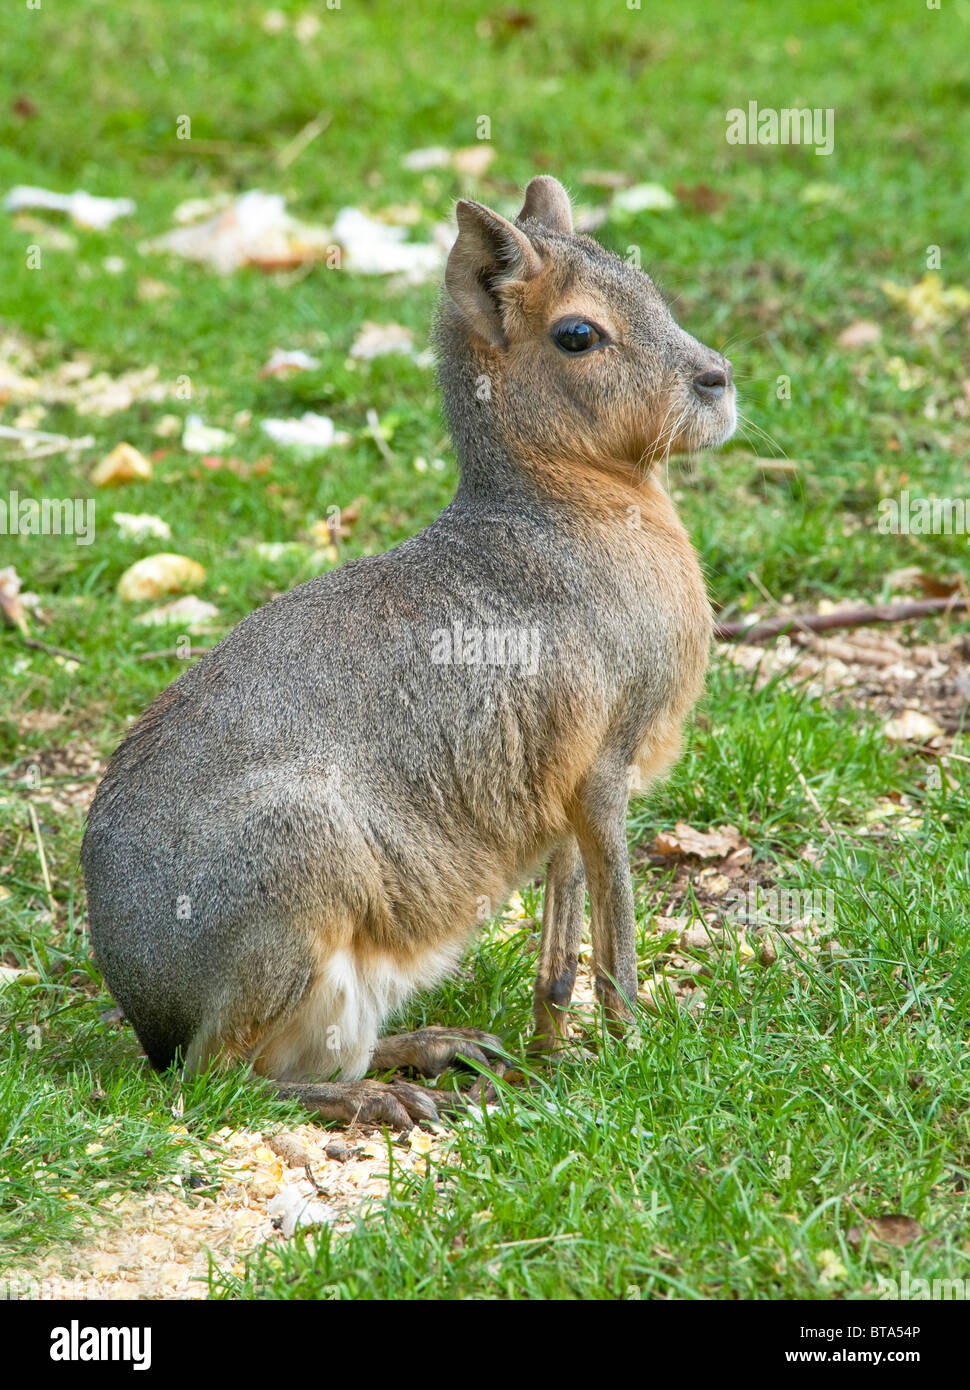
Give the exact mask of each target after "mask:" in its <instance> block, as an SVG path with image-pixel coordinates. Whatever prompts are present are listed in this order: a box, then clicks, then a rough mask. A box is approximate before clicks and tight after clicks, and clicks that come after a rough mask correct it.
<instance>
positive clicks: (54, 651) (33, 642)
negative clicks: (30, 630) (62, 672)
mask: <svg viewBox="0 0 970 1390" xmlns="http://www.w3.org/2000/svg"><path fill="white" fill-rule="evenodd" d="M20 640H21V642H23V644H24V646H25V647H33V649H34V651H35V652H46V654H47V655H48V656H63V657H66V658H67V660H68V661H76V662H77V663H78V664H79V665H81V666H83V665H84V662H85V660H86V658H85V657H83V656H81V655H80V653H78V652H69V651H68V650H67V648H66V647H51V646H48V644H47V643H46V642H38V640H37V638H36V637H21V639H20Z"/></svg>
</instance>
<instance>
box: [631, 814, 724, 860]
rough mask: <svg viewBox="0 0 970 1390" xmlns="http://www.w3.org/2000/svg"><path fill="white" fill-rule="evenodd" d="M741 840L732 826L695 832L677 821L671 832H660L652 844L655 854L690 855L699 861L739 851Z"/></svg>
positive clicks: (690, 827) (722, 856)
mask: <svg viewBox="0 0 970 1390" xmlns="http://www.w3.org/2000/svg"><path fill="white" fill-rule="evenodd" d="M742 843H743V840H742V836H741V832H740V830H738V829H736V827H735V826H733V825H722V826H720V827H719V828H717V829H714V830H695V829H694V828H693V827H692V826H690V825H685V824H684V822H683V821H678V822H677V824H676V825H675V826H674V828H673V831H669V830H661V831H659V832H658V834H657V837H656V839H655V840H654V842H653V847H652V848H653V852H654V853H655V854H692V855H696V856H697V857H698V858H699V859H719V858H724V857H725V856H726V855H728V854H730V853H731V851H732V850H736V849H740V848H741V846H742Z"/></svg>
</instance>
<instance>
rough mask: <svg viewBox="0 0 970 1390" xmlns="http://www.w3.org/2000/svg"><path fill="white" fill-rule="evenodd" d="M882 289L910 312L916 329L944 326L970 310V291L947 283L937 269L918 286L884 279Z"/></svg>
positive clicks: (925, 276)
mask: <svg viewBox="0 0 970 1390" xmlns="http://www.w3.org/2000/svg"><path fill="white" fill-rule="evenodd" d="M881 289H882V292H883V294H885V295H886V296H887V297H888V298H889V299H891V300H892V302H893V303H894V304H898V305H899V306H900V308H902V309H904V310H905V311H906V313H908V314H909V316H910V318H911V319H912V320H913V327H914V328H915V329H917V330H923V329H927V328H944V327H946V326H947V324H949V323H952V322H953V321H954V320H955V319H957V318H958V317H959V316H960V315H961V314H964V313H966V311H967V310H968V309H970V291H967V290H965V289H964V288H963V286H962V285H950V286H946V285H944V283H943V278H942V276H940V275H937V274H936V272H935V271H929V272H928V273H927V274H926V275H924V276H923V278H922V280H918V281H917V282H916V284H915V285H897V284H896V283H895V282H894V281H893V280H883V281H882V285H881Z"/></svg>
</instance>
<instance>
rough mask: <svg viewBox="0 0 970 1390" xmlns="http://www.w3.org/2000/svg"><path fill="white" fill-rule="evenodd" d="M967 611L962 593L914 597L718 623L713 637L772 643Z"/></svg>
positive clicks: (969, 602)
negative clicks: (802, 634)
mask: <svg viewBox="0 0 970 1390" xmlns="http://www.w3.org/2000/svg"><path fill="white" fill-rule="evenodd" d="M953 610H960V611H961V612H963V611H965V612H966V614H967V616H968V617H970V599H968V598H964V597H963V596H962V595H960V594H950V595H949V596H948V597H947V598H924V599H914V600H913V601H912V602H911V603H877V604H874V605H871V606H870V605H868V604H864V605H862V606H861V607H859V608H842V609H839V611H838V612H836V613H804V614H801V615H800V616H799V615H795V614H791V615H789V616H787V617H782V618H767V619H766V620H765V621H764V622H761V623H744V622H741V623H718V624H717V625H716V626H715V628H714V636H715V637H716V638H717V639H718V641H719V642H742V643H743V642H770V641H771V639H772V637H780V636H781V635H782V633H786V632H791V631H793V630H795V629H801V630H803V631H806V630H807V631H808V632H827V631H828V630H829V629H830V628H835V627H868V626H869V625H870V624H872V623H905V622H911V621H912V620H913V619H914V618H925V617H927V616H928V615H929V614H930V613H949V612H951V611H953Z"/></svg>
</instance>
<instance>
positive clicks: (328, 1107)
mask: <svg viewBox="0 0 970 1390" xmlns="http://www.w3.org/2000/svg"><path fill="white" fill-rule="evenodd" d="M273 1084H274V1086H275V1088H276V1092H277V1094H278V1095H279V1096H280V1097H281V1098H282V1099H283V1100H298V1101H299V1102H300V1104H301V1105H305V1106H306V1108H307V1109H308V1110H312V1111H313V1112H314V1113H315V1114H317V1115H319V1116H320V1117H321V1119H324V1120H343V1121H344V1122H345V1123H346V1124H360V1125H387V1127H388V1128H389V1129H396V1130H409V1129H412V1128H413V1127H414V1125H416V1124H420V1123H429V1122H434V1121H435V1120H440V1118H441V1113H440V1112H442V1111H444V1110H446V1109H448V1108H449V1107H450V1108H454V1106H455V1104H456V1098H455V1097H454V1096H453V1095H451V1094H449V1093H447V1092H440V1093H438V1094H436V1093H435V1092H434V1091H429V1090H428V1089H427V1087H425V1086H415V1085H413V1084H412V1083H411V1082H410V1081H392V1082H389V1083H385V1082H383V1081H276V1082H274V1083H273Z"/></svg>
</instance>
